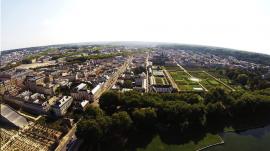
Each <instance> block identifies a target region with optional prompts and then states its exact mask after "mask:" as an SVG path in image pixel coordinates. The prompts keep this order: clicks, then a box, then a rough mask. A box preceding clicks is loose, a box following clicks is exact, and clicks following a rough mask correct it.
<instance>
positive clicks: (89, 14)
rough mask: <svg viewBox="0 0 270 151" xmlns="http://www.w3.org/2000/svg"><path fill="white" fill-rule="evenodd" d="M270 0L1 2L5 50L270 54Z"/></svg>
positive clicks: (20, 0) (53, 0) (21, 0)
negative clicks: (85, 47) (109, 46)
mask: <svg viewBox="0 0 270 151" xmlns="http://www.w3.org/2000/svg"><path fill="white" fill-rule="evenodd" d="M269 8H270V1H269V0H203V1H200V0H147V1H146V0H1V48H2V50H5V49H12V48H21V47H30V46H39V45H47V44H59V43H74V42H90V41H151V42H155V41H156V42H176V43H185V44H201V45H212V46H220V47H228V48H235V49H241V50H247V51H253V52H261V53H267V54H270V28H269V27H270V9H269Z"/></svg>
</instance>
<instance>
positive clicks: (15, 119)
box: [0, 104, 28, 128]
mask: <svg viewBox="0 0 270 151" xmlns="http://www.w3.org/2000/svg"><path fill="white" fill-rule="evenodd" d="M0 106H1V118H5V119H6V120H8V121H9V122H11V123H12V124H14V125H16V126H18V127H19V128H23V127H24V126H26V125H28V122H27V120H26V118H25V117H23V116H21V115H20V114H18V113H17V112H16V111H14V110H13V109H12V108H10V107H9V106H7V105H4V104H0Z"/></svg>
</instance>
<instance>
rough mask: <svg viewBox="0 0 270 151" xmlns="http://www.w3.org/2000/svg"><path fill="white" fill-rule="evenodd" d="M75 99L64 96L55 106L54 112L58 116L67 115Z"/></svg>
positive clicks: (53, 107)
mask: <svg viewBox="0 0 270 151" xmlns="http://www.w3.org/2000/svg"><path fill="white" fill-rule="evenodd" d="M72 101H73V98H72V97H71V96H63V98H62V99H60V100H58V101H57V102H56V103H55V104H54V105H53V106H52V110H53V112H54V113H55V115H56V116H63V115H65V114H66V112H67V109H68V108H69V107H70V105H71V103H72Z"/></svg>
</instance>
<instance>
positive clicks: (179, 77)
mask: <svg viewBox="0 0 270 151" xmlns="http://www.w3.org/2000/svg"><path fill="white" fill-rule="evenodd" d="M166 68H167V67H166ZM178 68H179V67H178ZM169 73H170V75H171V77H172V78H173V79H174V81H175V83H176V84H177V86H178V88H179V89H180V91H193V90H194V88H201V86H200V85H199V84H198V82H195V81H192V80H190V76H189V75H188V74H187V73H185V72H184V71H169Z"/></svg>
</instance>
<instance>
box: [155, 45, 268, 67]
mask: <svg viewBox="0 0 270 151" xmlns="http://www.w3.org/2000/svg"><path fill="white" fill-rule="evenodd" d="M159 47H161V48H171V49H182V50H190V51H195V52H201V53H211V54H213V55H217V56H221V57H228V56H233V57H235V58H236V59H238V60H243V61H248V62H252V63H257V64H262V65H268V66H270V55H266V54H260V53H254V52H246V51H240V50H234V49H228V48H220V47H210V46H199V45H160V46H159Z"/></svg>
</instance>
